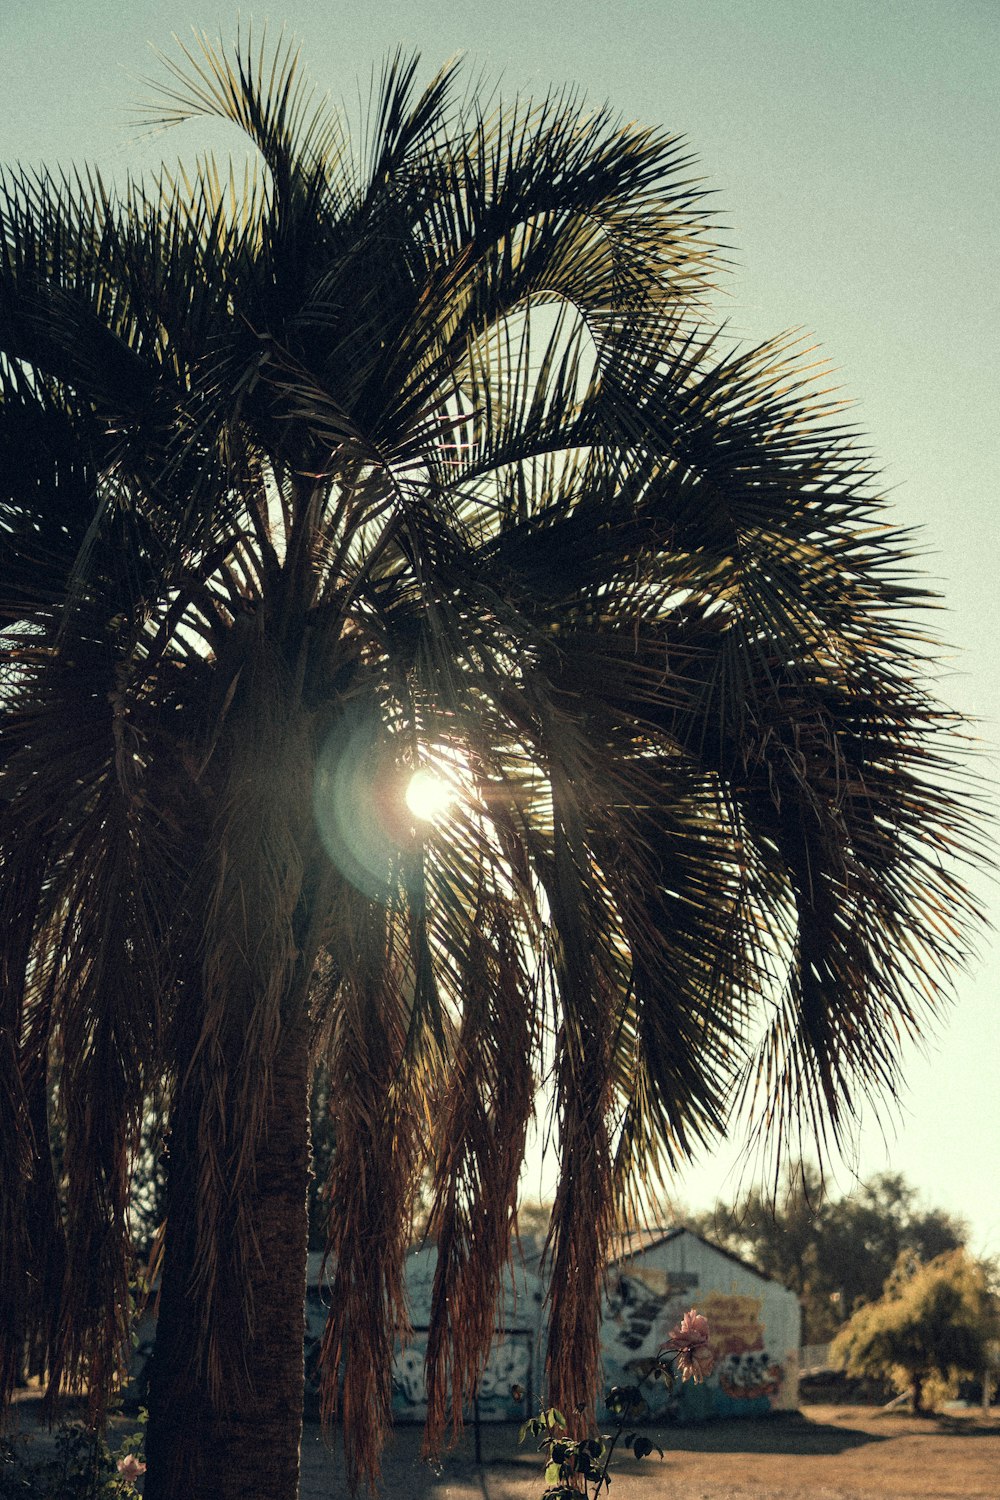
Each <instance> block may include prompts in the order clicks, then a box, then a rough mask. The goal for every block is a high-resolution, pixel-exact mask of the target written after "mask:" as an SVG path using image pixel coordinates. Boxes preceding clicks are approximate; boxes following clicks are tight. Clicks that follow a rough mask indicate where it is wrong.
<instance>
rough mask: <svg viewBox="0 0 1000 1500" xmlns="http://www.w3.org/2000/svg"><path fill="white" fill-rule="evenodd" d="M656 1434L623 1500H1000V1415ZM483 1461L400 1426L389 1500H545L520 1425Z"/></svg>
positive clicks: (809, 1418) (332, 1494)
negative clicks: (438, 1449)
mask: <svg viewBox="0 0 1000 1500" xmlns="http://www.w3.org/2000/svg"><path fill="white" fill-rule="evenodd" d="M18 1415H19V1426H20V1429H21V1432H22V1435H24V1436H28V1437H29V1438H30V1440H31V1441H32V1443H33V1444H35V1443H44V1442H45V1438H44V1437H43V1436H42V1435H41V1434H40V1433H39V1432H38V1431H37V1429H36V1428H35V1423H34V1413H33V1412H32V1411H31V1410H30V1408H29V1406H28V1404H27V1403H25V1405H24V1406H22V1407H21V1410H20V1412H19V1414H18ZM649 1436H650V1437H652V1438H653V1440H654V1441H658V1442H659V1444H660V1446H661V1447H662V1448H663V1449H664V1453H665V1457H664V1458H663V1459H662V1460H661V1459H659V1458H657V1457H656V1456H655V1455H654V1456H653V1457H652V1458H648V1459H643V1461H642V1462H641V1463H637V1462H636V1461H635V1460H634V1459H631V1458H622V1459H621V1460H620V1461H618V1462H616V1463H615V1464H614V1465H613V1467H612V1474H613V1475H614V1483H613V1486H612V1490H611V1495H612V1497H613V1500H664V1497H670V1500H674V1497H676V1500H1000V1416H997V1415H993V1416H992V1417H991V1418H989V1419H984V1418H982V1417H981V1416H980V1415H978V1413H976V1412H968V1413H963V1414H961V1415H958V1414H954V1415H948V1416H941V1417H930V1418H914V1417H910V1416H907V1415H905V1414H904V1415H900V1414H895V1413H893V1414H889V1413H882V1412H879V1411H878V1410H877V1409H874V1408H872V1407H860V1406H853V1407H845V1406H808V1407H805V1408H804V1409H803V1411H802V1412H799V1413H789V1414H781V1415H777V1416H774V1417H770V1418H765V1419H763V1420H759V1421H742V1422H736V1421H733V1422H729V1421H717V1422H708V1423H705V1424H703V1425H699V1426H692V1427H668V1428H663V1429H662V1430H660V1431H659V1432H656V1431H655V1430H651V1431H650V1432H649ZM112 1441H113V1438H112ZM482 1460H483V1462H482V1464H481V1465H477V1464H476V1461H475V1452H474V1441H473V1434H472V1432H471V1431H469V1432H467V1433H466V1434H465V1436H464V1437H463V1439H462V1442H461V1444H460V1445H459V1447H458V1448H457V1449H456V1450H455V1451H454V1452H452V1453H450V1454H448V1455H447V1456H446V1457H445V1459H444V1460H443V1462H442V1463H441V1464H440V1465H438V1466H431V1465H428V1464H427V1463H425V1462H423V1461H422V1460H421V1458H420V1431H419V1429H418V1428H412V1427H410V1428H406V1427H403V1428H398V1429H397V1431H396V1434H395V1437H394V1439H393V1442H392V1444H391V1446H390V1448H389V1450H388V1452H387V1454H386V1457H385V1465H384V1471H383V1483H382V1487H381V1491H380V1493H381V1495H382V1496H383V1497H385V1500H540V1497H541V1493H542V1490H543V1488H544V1484H543V1480H542V1469H541V1463H540V1461H539V1459H538V1455H537V1454H536V1453H534V1452H533V1451H532V1450H531V1448H530V1447H529V1448H528V1449H527V1450H525V1449H523V1448H518V1445H517V1428H516V1427H513V1426H506V1425H504V1426H484V1427H483V1429H482ZM2 1492H3V1485H2V1476H0V1494H2ZM362 1493H364V1492H362ZM345 1494H346V1484H345V1480H344V1472H343V1465H342V1461H341V1456H340V1454H339V1452H338V1451H337V1449H336V1448H335V1447H334V1448H333V1449H332V1450H331V1447H330V1445H329V1443H328V1442H327V1441H326V1440H325V1439H324V1437H323V1435H322V1433H321V1432H320V1429H319V1427H318V1426H316V1425H315V1424H311V1423H310V1424H308V1425H307V1427H306V1431H305V1437H304V1441H303V1445H302V1492H301V1500H340V1497H342V1496H344V1495H345ZM247 1500H253V1497H252V1496H249V1495H248V1496H247Z"/></svg>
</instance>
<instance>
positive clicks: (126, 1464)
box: [118, 1453, 146, 1484]
mask: <svg viewBox="0 0 1000 1500" xmlns="http://www.w3.org/2000/svg"><path fill="white" fill-rule="evenodd" d="M118 1472H119V1474H120V1475H121V1476H122V1478H123V1479H126V1480H128V1482H129V1484H134V1483H135V1481H136V1480H137V1479H138V1478H139V1475H140V1474H145V1472H146V1465H145V1464H144V1463H143V1461H142V1459H141V1458H136V1456H135V1454H134V1453H126V1455H125V1457H124V1458H120V1459H119V1460H118Z"/></svg>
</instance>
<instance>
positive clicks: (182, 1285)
mask: <svg viewBox="0 0 1000 1500" xmlns="http://www.w3.org/2000/svg"><path fill="white" fill-rule="evenodd" d="M299 1010H300V1011H301V1015H300V1019H299V1020H298V1021H296V1022H295V1023H294V1024H293V1025H292V1026H290V1027H289V1028H288V1029H287V1031H286V1035H285V1038H284V1041H283V1043H282V1046H281V1049H280V1051H279V1054H278V1057H277V1060H276V1065H275V1068H274V1074H273V1085H274V1086H273V1093H272V1098H271V1101H270V1106H269V1110H268V1118H267V1131H266V1138H265V1139H264V1140H263V1141H262V1143H261V1145H260V1147H259V1149H258V1153H257V1174H256V1186H255V1192H254V1197H253V1200H252V1202H251V1203H250V1204H249V1205H248V1206H249V1210H250V1213H251V1214H252V1222H253V1224H254V1226H255V1230H256V1234H257V1239H258V1244H259V1251H260V1254H259V1257H258V1258H257V1259H256V1260H255V1263H254V1267H253V1270H252V1273H251V1276H250V1283H251V1285H250V1286H249V1288H247V1287H246V1286H245V1285H242V1286H232V1287H228V1288H223V1289H222V1290H223V1295H224V1296H226V1297H227V1298H228V1299H229V1300H230V1301H231V1302H232V1303H233V1305H234V1306H238V1305H239V1303H240V1302H241V1300H242V1298H243V1297H244V1295H245V1293H246V1291H247V1290H249V1291H251V1292H252V1294H253V1302H254V1322H253V1328H252V1332H251V1335H250V1338H249V1341H248V1342H247V1344H246V1347H245V1348H244V1349H242V1350H239V1351H238V1352H239V1354H240V1356H241V1358H240V1359H239V1361H238V1363H239V1366H240V1369H238V1370H237V1371H236V1372H235V1374H234V1376H233V1378H232V1381H231V1387H232V1388H231V1390H227V1391H225V1392H224V1394H223V1399H222V1400H221V1401H217V1400H214V1399H213V1395H212V1391H211V1389H210V1386H209V1381H208V1379H207V1376H206V1374H205V1371H204V1370H203V1369H202V1368H199V1364H200V1363H201V1362H200V1361H198V1360H197V1358H196V1357H195V1350H196V1349H197V1347H198V1344H199V1334H200V1332H201V1330H200V1328H199V1327H198V1326H197V1324H198V1319H197V1314H196V1311H195V1305H194V1302H193V1299H192V1296H191V1287H192V1283H193V1281H194V1278H195V1277H196V1276H197V1273H198V1270H199V1266H198V1265H197V1264H196V1261H195V1256H194V1253H193V1246H194V1238H195V1235H194V1231H195V1223H194V1201H195V1194H194V1193H193V1192H189V1191H184V1188H185V1187H186V1186H187V1185H188V1184H190V1183H195V1182H197V1180H198V1178H197V1172H198V1164H199V1153H198V1150H197V1127H198V1111H197V1108H196V1107H194V1108H188V1107H185V1109H184V1111H183V1118H180V1119H175V1121H174V1122H173V1125H172V1129H171V1146H170V1172H171V1179H172V1181H174V1182H175V1183H176V1184H177V1185H178V1188H179V1191H178V1192H177V1193H175V1194H172V1203H171V1208H170V1217H169V1219H168V1228H167V1240H166V1245H165V1251H164V1270H163V1285H162V1291H161V1296H160V1308H159V1320H158V1325H157V1335H156V1348H155V1352H154V1355H153V1359H152V1362H151V1368H150V1409H149V1427H148V1431H147V1441H146V1456H147V1461H148V1465H149V1472H148V1474H147V1476H146V1485H145V1495H146V1497H147V1500H237V1497H239V1500H243V1497H246V1496H251V1495H252V1496H253V1497H254V1500H296V1497H297V1495H298V1484H299V1446H300V1443H301V1437H302V1396H303V1379H304V1373H303V1336H304V1317H305V1272H306V1233H307V1209H306V1191H307V1187H308V1175H309V1112H308V1102H309V1101H308V1085H309V1046H308V1018H307V1015H306V1013H305V1007H299ZM224 1259H225V1258H224V1257H222V1258H220V1264H221V1263H222V1261H224ZM241 1376H242V1378H241Z"/></svg>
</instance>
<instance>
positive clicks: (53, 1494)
mask: <svg viewBox="0 0 1000 1500" xmlns="http://www.w3.org/2000/svg"><path fill="white" fill-rule="evenodd" d="M145 1417H146V1414H145V1412H142V1413H140V1419H139V1420H140V1424H141V1425H140V1430H139V1431H138V1432H135V1433H132V1434H131V1435H130V1436H129V1437H126V1438H125V1439H124V1440H123V1442H122V1443H121V1445H120V1447H119V1448H118V1449H117V1450H114V1449H112V1448H110V1447H109V1446H108V1443H107V1440H106V1439H105V1438H104V1437H103V1436H102V1435H101V1434H100V1433H95V1432H91V1431H89V1430H88V1429H87V1428H86V1427H84V1426H83V1425H82V1424H81V1423H79V1422H63V1423H61V1424H60V1425H59V1427H58V1428H57V1429H56V1434H55V1452H54V1453H45V1454H39V1455H38V1456H37V1457H36V1456H35V1455H33V1454H32V1453H31V1452H30V1451H29V1452H25V1451H24V1450H23V1449H22V1448H19V1447H18V1446H16V1445H15V1444H14V1443H12V1442H11V1441H10V1440H9V1439H2V1440H0V1494H2V1495H3V1496H4V1500H126V1497H129V1496H134V1495H135V1494H136V1493H137V1491H136V1487H135V1486H136V1480H138V1479H139V1478H140V1477H141V1476H142V1474H143V1473H144V1472H145V1468H146V1465H145V1463H144V1462H143V1458H142V1446H143V1437H144V1433H143V1431H142V1427H143V1426H144V1424H145Z"/></svg>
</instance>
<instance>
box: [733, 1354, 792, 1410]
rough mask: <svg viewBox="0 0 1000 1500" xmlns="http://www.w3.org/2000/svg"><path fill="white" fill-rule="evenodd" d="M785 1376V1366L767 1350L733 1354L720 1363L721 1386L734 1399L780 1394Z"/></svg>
mask: <svg viewBox="0 0 1000 1500" xmlns="http://www.w3.org/2000/svg"><path fill="white" fill-rule="evenodd" d="M784 1378H785V1371H784V1367H783V1366H782V1365H780V1364H779V1363H778V1362H777V1360H774V1359H772V1358H771V1356H770V1355H769V1354H767V1353H765V1352H764V1351H763V1350H762V1351H761V1352H760V1353H759V1354H729V1355H727V1356H726V1358H725V1359H724V1360H723V1362H722V1364H721V1365H720V1366H719V1386H720V1389H722V1390H723V1391H725V1393H726V1395H727V1396H731V1397H732V1398H733V1400H734V1401H754V1400H756V1399H757V1398H758V1397H760V1396H776V1395H777V1394H778V1392H779V1391H780V1390H781V1383H782V1381H783V1380H784Z"/></svg>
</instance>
